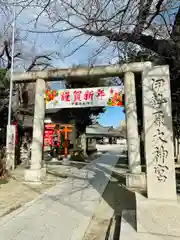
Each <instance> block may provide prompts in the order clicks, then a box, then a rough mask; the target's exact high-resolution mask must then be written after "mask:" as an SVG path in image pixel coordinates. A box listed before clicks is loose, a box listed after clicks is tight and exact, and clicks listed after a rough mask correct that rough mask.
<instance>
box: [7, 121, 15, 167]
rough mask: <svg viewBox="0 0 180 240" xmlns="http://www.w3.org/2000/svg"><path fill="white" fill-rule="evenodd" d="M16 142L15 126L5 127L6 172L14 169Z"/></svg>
mask: <svg viewBox="0 0 180 240" xmlns="http://www.w3.org/2000/svg"><path fill="white" fill-rule="evenodd" d="M15 141H16V127H15V125H7V139H6V146H7V149H6V154H7V158H6V168H7V169H8V170H10V169H12V170H13V169H14V168H15V145H16V143H15Z"/></svg>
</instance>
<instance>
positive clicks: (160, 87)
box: [13, 62, 180, 236]
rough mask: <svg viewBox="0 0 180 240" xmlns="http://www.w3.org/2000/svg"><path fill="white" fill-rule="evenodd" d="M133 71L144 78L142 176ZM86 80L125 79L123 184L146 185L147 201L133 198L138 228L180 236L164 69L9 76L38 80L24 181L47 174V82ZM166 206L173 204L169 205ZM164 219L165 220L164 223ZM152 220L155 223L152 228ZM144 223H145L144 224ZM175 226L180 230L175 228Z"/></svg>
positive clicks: (139, 66)
mask: <svg viewBox="0 0 180 240" xmlns="http://www.w3.org/2000/svg"><path fill="white" fill-rule="evenodd" d="M136 73H141V74H142V92H143V120H144V133H145V134H144V140H145V154H144V155H145V161H146V173H142V170H141V158H140V139H139V135H138V124H137V109H136V91H135V74H136ZM88 76H92V77H93V76H96V77H110V76H119V77H122V76H123V77H124V93H125V110H126V125H127V143H128V164H129V173H127V175H126V184H127V187H144V186H147V196H148V201H145V200H143V201H142V200H138V198H137V199H136V202H137V210H136V219H137V230H138V231H140V232H145V231H146V230H148V231H149V232H151V233H159V234H167V235H172V236H180V231H175V230H173V229H175V225H177V224H178V223H179V222H180V216H179V221H176V223H175V222H174V221H173V219H174V218H175V216H177V212H180V211H179V210H180V209H179V205H177V204H176V180H175V165H174V157H173V154H174V151H173V131H172V116H171V95H170V79H169V67H168V66H166V65H164V66H153V65H152V63H151V62H144V63H142V62H141V63H130V64H123V65H110V66H96V67H92V68H84V67H83V68H69V69H53V70H46V71H33V72H26V73H15V74H14V76H13V82H14V83H20V82H23V83H28V82H36V93H35V110H34V125H33V141H32V155H31V166H30V169H28V170H25V180H26V181H27V182H35V183H38V182H40V181H41V179H42V178H43V176H44V175H45V169H44V167H43V165H42V146H43V132H44V116H45V101H44V92H45V90H46V89H45V88H46V85H45V82H46V81H52V80H53V81H55V80H56V79H57V81H60V80H61V79H62V80H64V79H68V78H71V79H73V78H78V79H81V78H83V79H84V78H85V77H88ZM154 200H155V201H154ZM161 200H165V202H163V203H162V201H161ZM167 202H168V204H167ZM169 203H171V204H170V205H169ZM162 205H163V206H162ZM139 206H140V207H139ZM170 206H172V207H170ZM162 207H163V208H162ZM162 209H163V211H165V212H166V216H164V215H163V214H161V215H162V217H161V216H158V218H156V216H157V215H158V214H157V215H156V212H158V211H162ZM146 210H148V211H146ZM164 218H165V219H166V220H167V221H166V222H165V220H164ZM154 222H155V223H156V224H155V225H153V224H154ZM139 223H141V224H139ZM142 223H143V224H145V225H144V226H142ZM162 224H163V228H162V226H161V227H158V226H160V225H162ZM171 225H172V226H173V227H172V230H169V229H171V228H170V227H169V226H171ZM177 228H179V225H178V226H177ZM179 229H180V228H179ZM168 231H170V232H168Z"/></svg>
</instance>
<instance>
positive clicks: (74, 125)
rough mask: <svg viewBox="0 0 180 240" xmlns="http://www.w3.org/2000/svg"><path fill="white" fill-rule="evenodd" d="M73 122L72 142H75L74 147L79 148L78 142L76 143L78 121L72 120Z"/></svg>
mask: <svg viewBox="0 0 180 240" xmlns="http://www.w3.org/2000/svg"><path fill="white" fill-rule="evenodd" d="M71 124H72V126H73V128H72V143H73V149H74V150H75V149H77V144H76V137H77V132H76V121H75V120H72V121H71Z"/></svg>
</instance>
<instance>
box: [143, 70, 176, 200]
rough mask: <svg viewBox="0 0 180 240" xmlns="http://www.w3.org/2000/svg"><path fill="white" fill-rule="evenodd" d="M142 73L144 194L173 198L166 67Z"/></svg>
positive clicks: (169, 97)
mask: <svg viewBox="0 0 180 240" xmlns="http://www.w3.org/2000/svg"><path fill="white" fill-rule="evenodd" d="M142 77H143V83H142V84H143V112H144V132H145V158H146V171H147V194H148V198H149V199H164V200H176V181H175V164H174V148H173V131H172V115H171V94H170V79H169V67H168V66H155V67H152V68H151V69H144V71H143V76H142Z"/></svg>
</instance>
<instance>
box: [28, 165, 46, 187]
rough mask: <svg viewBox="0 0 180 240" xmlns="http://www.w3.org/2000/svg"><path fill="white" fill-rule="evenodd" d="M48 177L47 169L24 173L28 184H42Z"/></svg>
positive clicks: (29, 170) (31, 170) (30, 170)
mask: <svg viewBox="0 0 180 240" xmlns="http://www.w3.org/2000/svg"><path fill="white" fill-rule="evenodd" d="M45 176H46V168H45V167H43V168H41V169H26V170H25V173H24V180H25V182H26V183H32V184H41V181H42V180H43V179H44V178H45Z"/></svg>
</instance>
